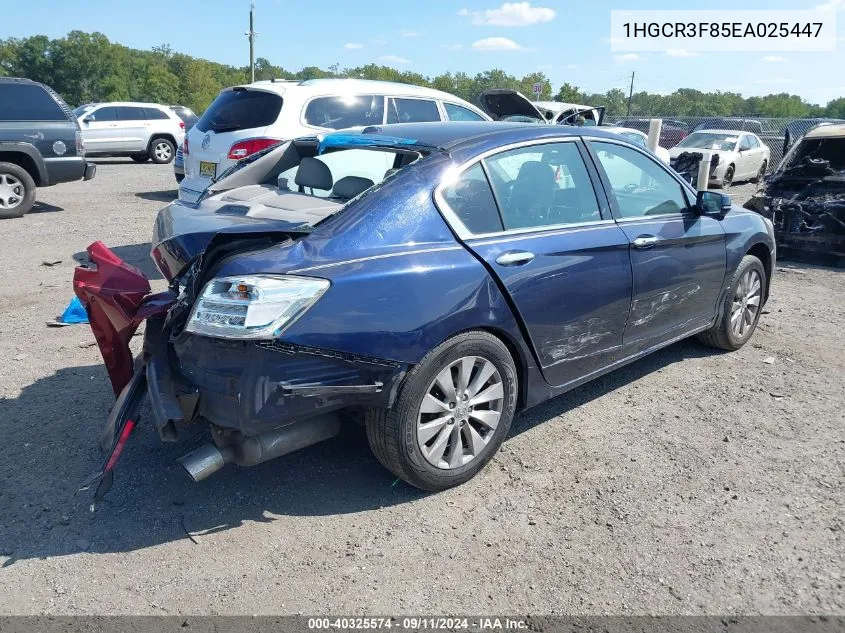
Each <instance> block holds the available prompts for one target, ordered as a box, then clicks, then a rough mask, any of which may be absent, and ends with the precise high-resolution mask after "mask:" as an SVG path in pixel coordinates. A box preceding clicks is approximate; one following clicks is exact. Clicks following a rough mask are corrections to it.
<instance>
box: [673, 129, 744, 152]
mask: <svg viewBox="0 0 845 633" xmlns="http://www.w3.org/2000/svg"><path fill="white" fill-rule="evenodd" d="M738 140H739V137H737V136H729V135H727V134H719V133H714V132H693V133H692V134H690V135H689V136H688V137H686V138H685V139H684V140H683V141H681V142H680V143H678V145H677V147H692V148H695V149H716V150H719V151H722V152H732V151H733V150H734V149H735V148H736V142H737V141H738Z"/></svg>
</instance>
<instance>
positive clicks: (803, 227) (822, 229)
mask: <svg viewBox="0 0 845 633" xmlns="http://www.w3.org/2000/svg"><path fill="white" fill-rule="evenodd" d="M745 208H746V209H751V210H753V211H756V212H758V213H760V214H761V215H763V216H764V217H766V218H769V219H771V220H772V222H773V223H774V227H775V237H776V238H777V242H778V244H779V246H781V247H784V248H787V249H790V250H793V251H797V252H805V253H816V254H821V255H825V256H831V257H834V258H837V259H839V263H842V261H843V258H845V124H823V125H819V126H817V127H815V128H813V129H812V130H810V131H809V132H807V134H805V135H804V136H803V137H801V139H800V140H798V142H797V143H795V144H794V145H793V146H792V148H791V149H790V151H789V152H788V153H787V155H786V156H785V157H784V159H783V160H782V161H781V163H780V165H778V168H777V170H776V171H775V172H774V173H773V174H772V175H771V176H769V177H768V178H767V179H766V183H765V186H764V187H763V189H762V191H758V192H757V193H756V194H754V196H753V197H752V198H751V200H749V201H748V202H746V203H745Z"/></svg>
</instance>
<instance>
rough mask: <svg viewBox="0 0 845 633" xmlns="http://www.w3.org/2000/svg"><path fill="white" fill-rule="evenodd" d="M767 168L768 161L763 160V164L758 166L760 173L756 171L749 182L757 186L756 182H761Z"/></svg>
mask: <svg viewBox="0 0 845 633" xmlns="http://www.w3.org/2000/svg"><path fill="white" fill-rule="evenodd" d="M768 166H769V161H766V160H764V161H763V164H762V165H760V171H758V172H757V175H756V176H754V178H752V179H751V182H753V183H754V184H757V183H758V182H762V181H763V177H764V176H765V175H766V169H767V168H768Z"/></svg>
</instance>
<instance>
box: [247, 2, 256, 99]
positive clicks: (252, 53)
mask: <svg viewBox="0 0 845 633" xmlns="http://www.w3.org/2000/svg"><path fill="white" fill-rule="evenodd" d="M254 27H255V0H251V1H250V3H249V31H247V32H246V34H247V35H248V36H249V81H250V83H252V82H254V81H255V28H254Z"/></svg>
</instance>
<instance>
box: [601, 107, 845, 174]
mask: <svg viewBox="0 0 845 633" xmlns="http://www.w3.org/2000/svg"><path fill="white" fill-rule="evenodd" d="M652 118H654V119H662V120H663V126H662V128H661V131H660V146H661V147H665V148H666V149H671V148H672V147H674V146H675V145H677V144H678V143H680V142H681V141H682V140H683V139H684V138H686V137H687V136H688V135H689V134H691V133H692V132H697V131H700V130H734V131H737V132H753V133H754V134H756V135H757V136H758V137H759V138H760V140H761V141H763V143H765V144H766V145H767V146H768V148H769V150H770V152H771V154H770V156H771V159H770V161H769V163H768V166H767V171H769V172H772V171H773V170H774V169H775V168H776V167H777V166H778V164H780V161H781V159H782V158H783V156H784V154H785V153H786V151H787V150H788V149H789V147H790V146H791V145H792V144H793V143H794V142H795V141H796V140H797V139H799V138H800V137H801V136H803V135H804V134H806V133H807V132H808V131H809V130H810V129H812V128H814V127H816V126H817V125H819V124H820V123H825V122H830V121H831V119H789V118H765V117H755V116H747V117H745V116H736V117H699V116H653V117H648V116H628V117H624V116H605V117H604V121H603V124H604V125H618V126H621V127H629V128H634V129H636V130H640V131H641V132H645V133H646V134H648V126H649V120H650V119H652ZM843 122H845V121H843Z"/></svg>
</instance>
